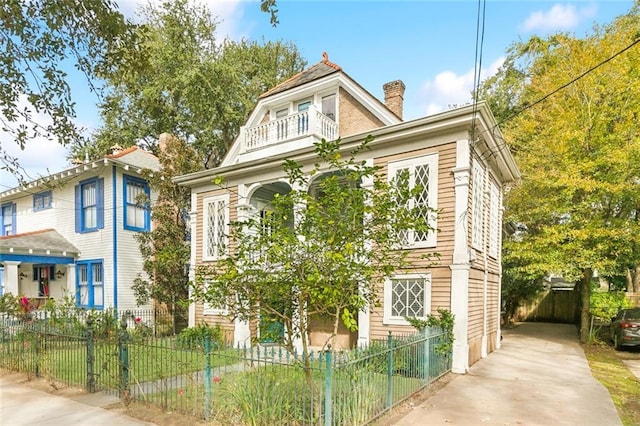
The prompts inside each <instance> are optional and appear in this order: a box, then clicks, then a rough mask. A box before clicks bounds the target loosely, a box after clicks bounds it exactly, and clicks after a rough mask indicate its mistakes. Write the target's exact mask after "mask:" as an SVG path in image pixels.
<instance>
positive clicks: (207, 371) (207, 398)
mask: <svg viewBox="0 0 640 426" xmlns="http://www.w3.org/2000/svg"><path fill="white" fill-rule="evenodd" d="M210 353H211V337H210V336H209V333H205V335H204V418H205V420H209V416H210V415H211V358H210V357H209V354H210Z"/></svg>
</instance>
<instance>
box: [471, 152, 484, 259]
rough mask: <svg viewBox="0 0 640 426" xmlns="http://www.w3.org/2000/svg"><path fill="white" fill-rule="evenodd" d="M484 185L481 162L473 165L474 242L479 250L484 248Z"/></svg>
mask: <svg viewBox="0 0 640 426" xmlns="http://www.w3.org/2000/svg"><path fill="white" fill-rule="evenodd" d="M483 187H484V170H483V169H482V166H481V165H480V164H479V163H477V162H476V163H474V165H473V216H472V221H473V222H472V233H471V236H472V244H473V247H474V248H475V249H477V250H482V248H483V247H482V231H483V229H482V224H483V206H484V200H483Z"/></svg>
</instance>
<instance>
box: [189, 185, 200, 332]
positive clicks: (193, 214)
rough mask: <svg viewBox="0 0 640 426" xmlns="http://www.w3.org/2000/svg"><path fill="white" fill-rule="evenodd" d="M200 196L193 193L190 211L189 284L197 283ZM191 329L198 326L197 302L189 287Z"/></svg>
mask: <svg viewBox="0 0 640 426" xmlns="http://www.w3.org/2000/svg"><path fill="white" fill-rule="evenodd" d="M197 205H198V195H197V194H196V193H195V192H191V208H190V209H189V210H190V211H189V224H190V226H191V255H190V258H189V282H190V283H191V284H194V283H195V282H196V253H197V244H196V243H197V238H196V235H197V232H198V211H197V210H196V206H197ZM188 315H189V327H195V326H196V302H195V300H193V288H192V285H189V314H188Z"/></svg>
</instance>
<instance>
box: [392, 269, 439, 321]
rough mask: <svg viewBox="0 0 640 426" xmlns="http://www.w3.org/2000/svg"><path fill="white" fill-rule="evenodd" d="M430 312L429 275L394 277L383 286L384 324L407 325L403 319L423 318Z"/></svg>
mask: <svg viewBox="0 0 640 426" xmlns="http://www.w3.org/2000/svg"><path fill="white" fill-rule="evenodd" d="M430 311H431V275H430V274H429V273H425V274H406V275H396V276H394V277H392V278H391V279H389V280H387V281H386V282H385V285H384V318H383V322H384V324H396V325H405V324H408V323H407V321H406V320H405V317H411V318H425V317H426V316H427V315H429V313H430Z"/></svg>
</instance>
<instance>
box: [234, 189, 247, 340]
mask: <svg viewBox="0 0 640 426" xmlns="http://www.w3.org/2000/svg"><path fill="white" fill-rule="evenodd" d="M248 192H249V191H248V188H247V185H238V206H237V208H236V209H237V220H238V221H241V222H242V221H245V220H247V219H249V216H250V214H251V205H250V204H249V199H248V198H247V195H248ZM233 345H234V346H243V347H244V346H246V347H247V348H248V347H250V346H251V329H250V327H249V321H243V320H241V319H239V318H236V319H235V321H234V326H233Z"/></svg>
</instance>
